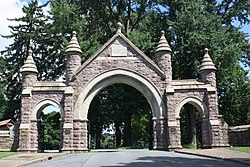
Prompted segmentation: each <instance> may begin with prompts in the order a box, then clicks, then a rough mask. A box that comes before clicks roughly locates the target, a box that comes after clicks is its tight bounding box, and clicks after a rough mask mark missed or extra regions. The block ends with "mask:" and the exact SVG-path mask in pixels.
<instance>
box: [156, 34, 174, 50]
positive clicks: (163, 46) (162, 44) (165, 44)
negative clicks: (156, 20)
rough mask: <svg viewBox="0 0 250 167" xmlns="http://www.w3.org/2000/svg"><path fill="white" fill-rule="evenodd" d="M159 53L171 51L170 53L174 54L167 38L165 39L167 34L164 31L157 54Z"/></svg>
mask: <svg viewBox="0 0 250 167" xmlns="http://www.w3.org/2000/svg"><path fill="white" fill-rule="evenodd" d="M159 51H169V52H172V50H171V48H170V46H169V44H168V42H167V40H166V38H165V32H164V31H163V30H162V31H161V38H160V41H159V43H158V46H157V48H156V52H159Z"/></svg>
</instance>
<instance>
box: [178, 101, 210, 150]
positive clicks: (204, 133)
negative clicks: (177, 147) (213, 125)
mask: <svg viewBox="0 0 250 167" xmlns="http://www.w3.org/2000/svg"><path fill="white" fill-rule="evenodd" d="M185 105H191V106H193V107H194V108H195V109H196V111H197V112H198V114H199V116H198V118H197V117H196V116H195V115H196V114H195V113H194V112H196V111H191V113H189V114H190V115H189V117H188V118H187V120H186V121H188V122H189V123H191V125H189V126H191V127H189V128H191V129H192V132H189V133H194V134H189V135H191V138H194V139H191V140H194V141H192V142H195V143H192V144H195V145H197V143H198V141H196V140H198V139H197V135H201V138H200V139H201V141H199V142H200V144H201V147H204V146H206V144H207V140H208V138H207V137H208V136H209V134H208V132H209V131H208V130H209V126H206V125H207V121H208V109H207V106H206V104H205V103H204V102H203V101H201V100H200V99H198V98H196V97H187V98H184V99H183V100H182V101H181V102H180V103H179V104H178V105H177V106H176V108H175V114H176V120H177V125H178V126H179V128H178V129H179V132H180V133H179V134H181V116H180V111H181V109H182V107H184V106H185ZM184 112H190V111H184ZM184 114H187V113H184ZM197 119H198V121H199V122H200V126H201V127H200V130H201V132H197V127H196V126H197V125H195V124H196V123H197V122H196V121H197ZM179 138H180V139H181V138H182V137H181V136H180V137H179ZM190 144H191V143H190Z"/></svg>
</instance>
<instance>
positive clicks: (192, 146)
mask: <svg viewBox="0 0 250 167" xmlns="http://www.w3.org/2000/svg"><path fill="white" fill-rule="evenodd" d="M182 147H183V148H188V149H196V145H195V144H183V145H182Z"/></svg>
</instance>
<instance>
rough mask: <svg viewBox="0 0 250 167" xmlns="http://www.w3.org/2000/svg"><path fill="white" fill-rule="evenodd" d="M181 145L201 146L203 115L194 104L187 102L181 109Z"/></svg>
mask: <svg viewBox="0 0 250 167" xmlns="http://www.w3.org/2000/svg"><path fill="white" fill-rule="evenodd" d="M180 129H181V145H182V147H183V148H201V146H202V136H201V134H202V133H201V116H200V113H199V112H198V110H197V109H196V108H195V107H194V106H193V105H192V104H188V103H187V104H185V105H184V106H183V107H182V108H181V111H180Z"/></svg>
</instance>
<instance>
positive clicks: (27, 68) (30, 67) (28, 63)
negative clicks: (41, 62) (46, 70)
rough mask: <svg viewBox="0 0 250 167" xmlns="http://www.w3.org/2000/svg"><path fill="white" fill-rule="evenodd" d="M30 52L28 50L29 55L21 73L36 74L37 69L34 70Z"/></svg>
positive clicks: (34, 65) (34, 66)
mask: <svg viewBox="0 0 250 167" xmlns="http://www.w3.org/2000/svg"><path fill="white" fill-rule="evenodd" d="M32 54H33V53H32V50H31V49H30V50H29V55H28V57H27V59H26V61H25V63H24V65H23V66H22V68H21V70H20V71H21V72H22V73H23V72H35V73H38V71H37V68H36V64H35V62H34V59H33V57H32Z"/></svg>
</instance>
